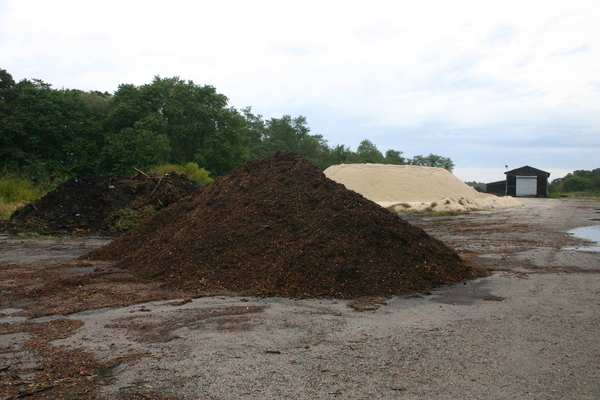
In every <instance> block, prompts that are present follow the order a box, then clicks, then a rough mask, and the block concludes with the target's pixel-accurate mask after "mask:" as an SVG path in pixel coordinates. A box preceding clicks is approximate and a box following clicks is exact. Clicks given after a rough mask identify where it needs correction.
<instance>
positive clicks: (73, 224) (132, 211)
mask: <svg viewBox="0 0 600 400" xmlns="http://www.w3.org/2000/svg"><path fill="white" fill-rule="evenodd" d="M200 189H201V186H200V185H198V184H197V183H196V182H194V181H191V180H189V179H187V178H186V176H185V175H179V174H176V173H169V174H165V175H142V174H138V175H137V176H119V175H91V176H86V177H81V178H71V179H69V180H68V181H66V182H65V183H63V184H61V185H59V186H58V187H57V188H56V189H55V190H53V191H51V192H49V193H48V194H46V195H45V196H43V197H41V198H39V199H37V200H36V201H34V202H32V203H29V204H26V205H25V206H23V207H21V208H19V209H17V210H16V211H15V212H14V213H13V214H12V215H11V217H10V219H9V220H8V221H6V222H5V226H4V227H3V229H2V230H5V231H13V232H22V231H28V232H39V233H47V234H54V233H84V234H85V233H119V232H122V231H126V230H128V229H130V228H132V227H133V226H135V225H136V224H137V223H139V222H141V220H143V219H144V218H147V217H148V216H150V215H151V214H153V213H154V212H155V211H157V210H160V209H162V208H165V207H166V206H168V205H170V204H171V203H174V202H176V201H178V200H180V199H181V198H183V197H186V196H189V195H191V194H193V193H196V192H198V191H199V190H200Z"/></svg>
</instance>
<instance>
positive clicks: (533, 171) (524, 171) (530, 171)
mask: <svg viewBox="0 0 600 400" xmlns="http://www.w3.org/2000/svg"><path fill="white" fill-rule="evenodd" d="M505 174H507V175H508V174H510V175H516V174H532V175H541V174H546V176H550V172H546V171H542V170H541V169H537V168H533V167H530V166H529V165H526V166H524V167H521V168H517V169H513V170H510V171H506V172H505Z"/></svg>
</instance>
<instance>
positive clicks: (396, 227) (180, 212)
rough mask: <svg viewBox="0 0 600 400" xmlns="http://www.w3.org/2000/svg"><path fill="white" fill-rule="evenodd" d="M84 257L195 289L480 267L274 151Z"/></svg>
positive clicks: (265, 288) (281, 289) (350, 292)
mask: <svg viewBox="0 0 600 400" xmlns="http://www.w3.org/2000/svg"><path fill="white" fill-rule="evenodd" d="M84 258H87V259H100V260H118V263H117V266H119V267H122V268H125V269H127V270H129V271H131V272H133V273H135V274H137V275H140V276H142V277H145V278H148V279H152V280H157V281H162V282H166V283H167V285H169V286H172V287H175V288H179V289H186V290H196V291H198V292H203V293H218V292H221V293H232V294H243V295H259V296H282V297H336V298H356V297H362V296H389V295H394V294H403V293H410V292H415V291H424V290H429V289H431V288H433V287H435V286H439V285H442V284H450V283H456V282H459V281H463V280H466V279H471V278H474V277H478V276H485V275H487V274H488V273H487V271H486V270H484V269H480V268H478V267H475V266H473V265H471V264H469V263H468V262H466V261H464V260H463V259H461V258H460V256H459V255H458V254H457V253H456V252H455V251H454V250H452V249H451V248H449V247H448V246H446V245H445V244H444V243H442V242H440V241H439V240H437V239H434V238H432V237H431V236H429V235H428V234H427V233H425V231H423V230H422V229H420V228H417V227H415V226H412V225H410V224H408V223H407V222H405V221H403V220H402V219H400V218H399V217H398V215H397V214H395V213H392V212H390V211H388V210H385V209H383V208H381V207H379V206H378V205H377V204H375V203H373V202H371V201H370V200H367V199H366V198H364V197H363V196H362V195H360V194H358V193H356V192H353V191H351V190H348V189H346V188H345V187H344V186H343V185H341V184H339V183H336V182H334V181H332V180H330V179H328V178H327V177H326V176H325V175H324V174H323V173H322V172H321V171H320V170H319V169H318V168H317V167H316V166H315V165H314V164H312V163H311V162H309V161H308V160H307V159H305V158H301V157H299V156H298V155H296V154H293V153H282V152H278V153H275V154H274V155H271V156H269V157H267V158H265V159H253V160H250V161H248V162H246V163H245V164H242V165H240V166H238V167H237V168H236V169H235V170H234V171H232V172H231V173H230V174H229V175H228V176H227V177H224V178H218V179H217V180H215V181H214V182H212V183H211V184H209V185H207V186H205V187H204V189H203V190H202V191H201V192H199V193H198V194H196V195H193V196H190V197H188V198H185V199H183V200H181V201H179V202H177V203H176V204H173V205H172V206H171V207H168V208H166V209H164V210H162V211H160V212H158V213H156V214H155V215H154V216H152V217H151V218H149V219H148V220H146V221H145V222H144V223H142V224H141V225H140V226H138V227H137V228H136V229H134V230H132V231H130V232H128V233H126V234H125V235H123V236H121V237H120V238H119V239H117V240H115V241H114V242H112V243H110V244H109V245H107V246H104V247H102V248H100V249H97V250H94V251H92V252H90V253H88V254H87V255H86V256H84Z"/></svg>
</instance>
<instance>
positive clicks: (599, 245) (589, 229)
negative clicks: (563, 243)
mask: <svg viewBox="0 0 600 400" xmlns="http://www.w3.org/2000/svg"><path fill="white" fill-rule="evenodd" d="M568 233H569V234H570V235H573V236H575V237H577V238H579V239H584V240H588V241H590V242H594V243H595V245H592V246H576V247H568V248H566V249H567V250H582V251H598V252H600V225H594V226H584V227H581V228H575V229H572V230H570V231H569V232H568Z"/></svg>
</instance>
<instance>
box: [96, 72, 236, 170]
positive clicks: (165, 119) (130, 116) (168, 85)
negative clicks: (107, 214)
mask: <svg viewBox="0 0 600 400" xmlns="http://www.w3.org/2000/svg"><path fill="white" fill-rule="evenodd" d="M227 103H228V99H227V97H226V96H224V95H222V94H219V93H217V92H216V90H215V88H214V87H212V86H208V85H204V86H198V85H196V84H194V83H193V82H192V81H185V80H181V79H179V77H173V78H161V77H158V76H156V77H155V78H154V80H153V81H152V83H151V84H146V85H142V86H139V87H138V86H134V85H121V86H119V89H118V90H117V92H116V93H115V94H114V96H113V98H112V113H111V115H110V118H109V120H108V123H107V126H108V129H109V137H110V138H109V140H107V146H108V147H107V148H106V149H105V150H104V159H103V165H104V166H106V165H107V164H112V163H114V162H115V161H116V160H115V156H116V154H120V153H122V152H125V153H126V154H121V156H126V157H125V159H126V162H125V163H124V165H123V167H126V165H129V166H133V165H134V163H135V162H136V161H137V159H138V156H140V157H142V154H141V153H140V151H141V152H142V153H144V154H145V155H144V156H143V157H144V162H150V158H149V157H148V156H149V152H148V151H146V150H142V149H144V148H146V149H147V150H149V149H160V152H159V155H160V158H163V157H164V155H165V154H166V153H167V152H168V154H169V156H168V160H161V161H168V162H171V163H174V164H185V163H188V162H196V163H198V164H200V165H202V166H203V167H204V168H206V169H207V170H209V171H210V172H211V173H213V174H215V175H224V174H227V173H228V172H229V171H231V170H232V169H233V168H234V167H235V166H236V165H238V164H240V163H242V162H244V161H245V160H247V158H248V146H247V136H246V135H247V130H246V124H245V120H244V117H243V116H241V115H240V114H239V113H238V112H237V111H236V110H235V109H233V108H227ZM148 119H150V120H153V121H161V128H160V129H144V131H145V132H144V133H143V134H142V131H141V130H140V128H139V123H140V121H146V120H148ZM136 124H137V125H136ZM128 129H134V131H135V134H132V132H131V131H129V130H128ZM140 135H141V138H140V137H139V136H140ZM162 135H164V136H162ZM119 136H123V137H121V138H120V137H119ZM165 137H166V138H167V140H168V146H167V143H166V142H165V140H164V138H165ZM134 142H135V144H134ZM111 146H114V147H115V148H114V149H111ZM136 149H137V150H136ZM136 152H137V153H136ZM127 160H128V161H127ZM155 161H157V160H155ZM120 168H121V167H119V169H120Z"/></svg>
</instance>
